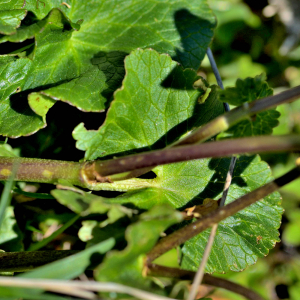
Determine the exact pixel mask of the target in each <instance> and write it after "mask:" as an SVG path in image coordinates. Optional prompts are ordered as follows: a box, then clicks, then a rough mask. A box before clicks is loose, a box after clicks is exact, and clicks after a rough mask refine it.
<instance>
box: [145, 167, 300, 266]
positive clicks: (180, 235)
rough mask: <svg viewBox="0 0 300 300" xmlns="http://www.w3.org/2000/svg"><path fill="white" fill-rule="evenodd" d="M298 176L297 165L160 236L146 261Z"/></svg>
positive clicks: (151, 259)
mask: <svg viewBox="0 0 300 300" xmlns="http://www.w3.org/2000/svg"><path fill="white" fill-rule="evenodd" d="M299 176H300V166H297V167H296V168H294V169H293V170H291V171H289V172H288V173H286V174H285V175H283V176H281V177H279V178H277V179H275V180H274V181H271V182H269V183H267V184H266V185H264V186H262V187H260V188H258V189H256V190H254V191H252V192H250V193H248V194H246V195H244V196H242V197H240V198H239V199H237V200H235V201H234V202H231V203H230V204H228V205H226V206H224V207H220V208H218V209H216V210H215V211H214V212H212V213H210V214H208V215H206V216H204V217H203V218H201V219H200V220H198V221H196V222H194V223H191V224H189V225H187V226H185V227H183V228H181V229H179V230H177V231H175V232H173V233H172V234H170V235H169V236H167V237H165V238H162V239H161V240H160V241H159V242H158V243H157V244H156V246H154V248H153V249H152V250H151V251H150V252H149V253H148V255H147V261H148V263H150V262H152V261H153V260H154V259H156V258H157V257H159V256H160V255H162V254H163V253H165V252H167V251H169V250H171V249H172V248H175V247H177V246H179V245H181V244H183V243H184V242H186V241H187V240H189V239H191V238H192V237H194V236H196V235H197V234H199V233H201V232H202V231H204V230H206V229H207V228H209V227H211V226H213V225H214V224H216V223H219V222H221V221H222V220H224V219H226V218H227V217H229V216H232V215H234V214H235V213H237V212H238V211H240V210H242V209H244V208H246V207H247V206H249V205H251V204H253V203H255V202H256V201H258V200H260V199H262V198H264V197H266V196H267V195H269V194H271V193H273V192H275V191H276V190H278V189H279V188H280V187H282V186H284V185H285V184H287V183H289V182H291V181H293V180H294V179H296V178H298V177H299Z"/></svg>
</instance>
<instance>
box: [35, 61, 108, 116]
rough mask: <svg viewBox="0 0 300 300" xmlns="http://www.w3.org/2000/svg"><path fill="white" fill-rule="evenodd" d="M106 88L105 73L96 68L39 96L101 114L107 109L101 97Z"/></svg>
mask: <svg viewBox="0 0 300 300" xmlns="http://www.w3.org/2000/svg"><path fill="white" fill-rule="evenodd" d="M106 87H107V85H106V83H105V76H104V74H103V72H102V71H100V70H99V69H98V68H97V67H95V66H94V67H91V69H89V70H87V71H86V72H85V73H83V74H81V75H80V76H79V77H77V78H74V79H72V80H71V81H69V82H66V83H62V84H60V85H58V86H56V87H52V88H50V89H47V90H44V91H43V92H40V93H38V94H39V95H42V96H43V95H46V96H48V97H49V98H51V99H53V100H50V101H52V102H53V103H54V100H61V101H64V102H67V103H69V104H71V105H74V106H76V107H77V108H78V109H80V110H83V111H86V112H88V111H94V112H100V111H103V110H104V108H105V106H104V102H105V101H106V99H105V98H103V97H102V96H101V92H103V91H104V90H105V89H106ZM87 95H88V97H87ZM30 96H31V94H30V95H29V101H30ZM52 105H53V104H52ZM30 106H31V105H30ZM31 108H32V106H31ZM33 110H34V109H33ZM36 113H37V112H36Z"/></svg>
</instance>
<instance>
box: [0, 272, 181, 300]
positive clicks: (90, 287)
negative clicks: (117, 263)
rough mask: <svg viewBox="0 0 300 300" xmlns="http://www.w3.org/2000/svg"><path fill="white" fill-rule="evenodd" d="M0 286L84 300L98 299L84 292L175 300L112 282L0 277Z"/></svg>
mask: <svg viewBox="0 0 300 300" xmlns="http://www.w3.org/2000/svg"><path fill="white" fill-rule="evenodd" d="M0 286H4V287H22V288H29V289H31V288H34V289H43V290H46V291H51V292H55V293H60V294H65V295H72V296H77V297H80V298H82V297H84V299H99V298H98V297H96V296H95V297H91V296H92V294H90V293H86V294H84V291H90V292H92V291H94V292H114V293H122V294H128V295H131V296H133V297H134V298H136V299H141V300H176V299H173V298H167V297H164V296H160V295H157V294H152V293H149V292H146V291H143V290H140V289H136V288H132V287H129V286H126V285H122V284H118V283H114V282H95V281H69V280H58V279H36V278H20V277H6V276H2V277H0Z"/></svg>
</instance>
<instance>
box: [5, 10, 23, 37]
mask: <svg viewBox="0 0 300 300" xmlns="http://www.w3.org/2000/svg"><path fill="white" fill-rule="evenodd" d="M26 14H27V11H26V10H25V9H13V10H0V33H1V34H14V33H15V32H16V29H17V28H18V27H19V26H20V24H21V21H22V20H23V19H24V18H25V16H26Z"/></svg>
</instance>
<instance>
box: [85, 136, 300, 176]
mask: <svg viewBox="0 0 300 300" xmlns="http://www.w3.org/2000/svg"><path fill="white" fill-rule="evenodd" d="M297 150H300V135H287V136H259V137H249V138H240V139H234V140H224V141H217V142H208V143H205V144H200V145H187V146H181V147H175V148H165V149H163V150H157V151H151V152H145V153H141V154H135V155H129V156H125V157H122V158H118V159H111V160H106V161H94V162H92V163H87V165H86V166H85V167H84V168H83V170H82V172H81V175H82V176H84V177H83V180H96V181H99V182H105V181H107V182H111V181H115V180H120V177H121V179H122V176H123V174H122V173H124V172H130V171H132V170H137V169H145V168H148V167H151V168H153V167H155V166H158V165H165V164H170V163H175V162H182V161H187V160H193V159H200V158H208V157H225V156H231V155H234V154H245V153H246V154H252V153H259V152H261V153H264V152H280V151H297ZM119 173H121V175H120V177H119V175H118V174H119ZM110 175H113V176H110Z"/></svg>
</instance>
